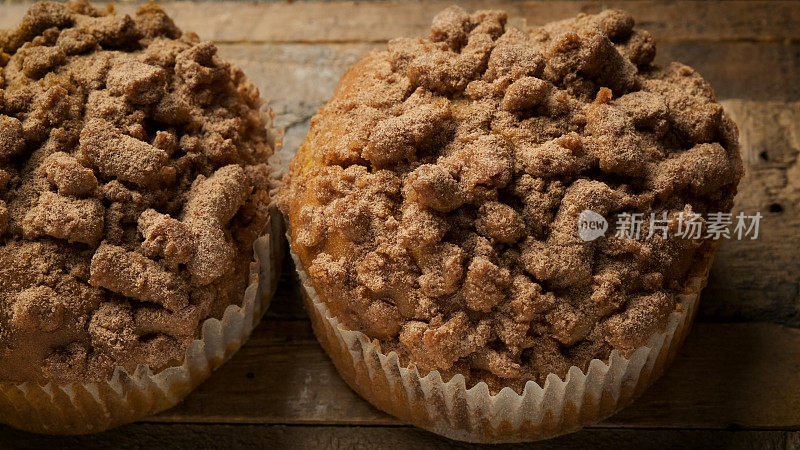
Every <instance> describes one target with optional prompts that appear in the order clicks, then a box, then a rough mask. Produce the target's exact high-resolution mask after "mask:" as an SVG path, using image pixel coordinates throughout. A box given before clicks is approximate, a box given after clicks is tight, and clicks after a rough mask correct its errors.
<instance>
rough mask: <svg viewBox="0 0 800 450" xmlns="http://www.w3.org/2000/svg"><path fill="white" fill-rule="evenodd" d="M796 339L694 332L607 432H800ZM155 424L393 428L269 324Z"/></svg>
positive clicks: (779, 334)
mask: <svg viewBox="0 0 800 450" xmlns="http://www.w3.org/2000/svg"><path fill="white" fill-rule="evenodd" d="M798 361H800V330H796V329H793V328H787V327H783V326H779V325H773V324H766V323H764V324H757V323H756V324H716V323H698V324H695V329H694V330H693V332H692V334H691V335H690V336H689V339H688V341H687V343H686V345H685V347H684V348H683V350H682V351H681V353H680V356H679V357H678V358H677V360H676V361H675V364H674V365H673V366H672V367H671V368H670V369H669V371H668V372H667V374H666V375H665V376H664V377H663V378H662V379H661V380H659V381H658V382H657V383H656V384H655V385H654V386H653V387H652V388H651V389H650V390H649V391H648V392H647V393H645V395H644V396H643V397H642V398H641V399H639V400H637V401H636V402H635V403H634V404H633V405H631V406H630V407H629V408H627V409H625V410H623V411H622V412H620V413H619V414H617V415H616V416H614V417H612V418H611V419H609V420H607V421H605V422H604V423H602V424H601V425H600V426H605V427H649V428H676V427H683V428H715V429H722V428H727V427H731V426H740V427H746V428H776V427H780V428H789V427H800V409H799V408H797V405H800V371H798V370H797V364H798V363H797V362H798ZM148 421H153V422H190V423H196V422H225V423H262V424H325V425H372V426H374V425H396V424H398V421H397V420H396V419H394V418H392V417H390V416H388V415H386V414H384V413H382V412H380V411H378V410H376V409H375V408H373V407H372V406H370V405H369V404H368V403H367V402H365V401H363V400H362V399H361V398H359V397H358V396H357V395H356V394H355V393H353V392H352V391H351V390H349V389H348V388H347V386H346V385H345V384H344V382H343V381H342V380H341V379H340V378H339V376H338V374H337V373H336V370H335V368H334V367H333V365H332V364H331V362H330V361H329V360H328V357H327V356H326V355H325V354H324V352H323V351H322V349H321V348H320V347H319V345H318V344H317V342H316V340H315V339H314V337H313V334H312V332H311V329H310V325H309V323H308V322H306V321H265V322H264V323H262V324H261V325H260V326H259V327H258V329H257V330H256V331H255V333H254V334H253V336H252V337H251V339H250V342H248V344H247V345H246V346H245V347H244V348H243V349H242V350H241V351H239V353H237V354H236V355H235V356H234V357H233V359H231V361H230V362H228V363H227V364H226V365H225V366H223V367H222V368H221V369H220V370H219V372H217V373H216V374H214V375H213V376H212V377H211V379H209V380H208V381H207V382H206V383H205V384H203V385H202V386H200V388H198V389H197V391H195V392H194V393H192V394H191V395H190V396H189V397H188V398H187V399H186V400H185V401H184V402H183V403H182V404H181V405H179V406H178V407H176V408H175V409H173V410H171V411H167V412H165V413H162V414H160V415H158V416H156V417H153V418H151V419H148Z"/></svg>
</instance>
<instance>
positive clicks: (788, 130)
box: [700, 100, 800, 326]
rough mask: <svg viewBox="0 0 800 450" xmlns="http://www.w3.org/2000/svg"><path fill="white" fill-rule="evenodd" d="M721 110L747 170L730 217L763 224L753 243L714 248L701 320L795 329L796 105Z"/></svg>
mask: <svg viewBox="0 0 800 450" xmlns="http://www.w3.org/2000/svg"><path fill="white" fill-rule="evenodd" d="M723 105H724V106H725V109H726V110H727V111H728V113H729V114H730V115H731V117H732V118H733V119H734V121H736V123H737V124H738V125H739V130H740V142H741V147H742V157H743V159H744V161H745V167H746V169H747V173H746V175H745V178H744V179H743V180H742V182H741V184H740V185H739V195H738V196H737V197H736V207H735V209H734V214H736V213H738V212H739V211H744V212H745V213H746V214H753V213H755V212H757V211H758V212H760V213H761V214H762V215H763V216H764V218H763V219H762V221H761V228H760V230H759V231H760V233H759V236H758V239H757V240H742V241H739V240H729V241H727V242H724V243H723V244H722V245H721V246H720V248H719V251H718V253H717V257H716V262H715V264H714V267H713V269H712V271H711V279H710V282H709V285H708V287H707V288H706V290H705V291H704V292H703V297H702V299H701V307H700V319H701V320H702V319H705V320H765V321H773V322H779V323H785V324H789V325H792V326H800V310H799V309H798V305H800V293H799V289H800V264H798V261H800V159H798V154H799V153H800V128H798V126H800V103H771V102H747V101H740V100H729V101H724V102H723Z"/></svg>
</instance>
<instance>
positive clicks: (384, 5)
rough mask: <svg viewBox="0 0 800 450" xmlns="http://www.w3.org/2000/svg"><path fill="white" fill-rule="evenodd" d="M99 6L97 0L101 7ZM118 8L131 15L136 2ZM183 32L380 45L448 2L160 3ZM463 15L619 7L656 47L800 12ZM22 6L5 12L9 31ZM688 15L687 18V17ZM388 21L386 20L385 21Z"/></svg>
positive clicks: (767, 31)
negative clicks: (655, 41)
mask: <svg viewBox="0 0 800 450" xmlns="http://www.w3.org/2000/svg"><path fill="white" fill-rule="evenodd" d="M101 3H102V2H98V4H101ZM141 3H144V2H121V3H119V5H118V6H117V10H118V11H120V12H122V13H129V14H132V13H133V12H135V11H136V7H137V5H138V4H141ZM159 3H160V4H162V5H163V6H164V8H165V9H166V10H167V12H168V13H169V14H170V15H171V16H172V17H173V18H174V19H175V21H176V22H177V23H179V24H180V25H181V27H183V28H185V29H187V30H196V31H199V32H202V34H203V36H204V38H206V39H211V40H215V41H227V42H243V41H249V42H280V43H286V42H295V43H296V42H304V43H309V42H326V43H330V42H364V41H371V42H385V41H388V40H389V39H393V38H395V37H399V36H415V35H419V34H425V33H427V30H428V27H429V26H430V20H431V18H432V17H433V16H434V15H435V14H436V13H437V12H439V11H441V10H442V9H444V8H446V7H448V6H450V5H452V4H453V3H454V2H452V1H448V0H436V1H424V2H419V1H411V2H409V1H389V2H383V1H381V2H378V1H366V2H365V1H357V2H355V1H343V2H320V1H308V2H305V1H301V2H270V3H257V2H256V3H251V2H225V1H223V2H208V3H200V4H198V3H192V2H159ZM458 4H459V5H461V6H462V7H464V8H465V9H469V10H476V9H486V8H487V7H490V8H495V9H504V10H506V11H507V12H508V13H509V15H510V16H511V18H512V19H511V23H512V24H514V25H517V26H522V25H528V26H534V25H541V24H545V23H547V22H551V21H554V20H561V19H565V18H568V17H571V16H574V15H576V14H578V13H582V12H583V13H597V12H600V11H602V10H603V9H608V8H621V9H625V10H628V11H629V12H631V13H632V14H633V15H634V17H635V18H636V20H637V22H638V23H639V24H640V25H641V26H642V27H644V28H645V29H647V30H649V31H650V32H651V33H653V35H654V36H655V38H656V39H658V40H659V41H713V42H718V41H731V40H742V41H762V42H763V41H784V40H787V39H793V40H797V39H800V28H798V27H797V26H796V25H797V23H798V22H800V8H798V7H797V5H796V4H795V3H793V2H786V1H733V2H730V1H678V2H663V1H652V0H650V1H638V0H633V1H582V2H574V1H496V2H486V1H475V0H470V1H462V2H458ZM25 8H26V3H21V4H10V5H6V6H4V11H5V12H6V14H4V15H3V16H0V27H7V26H12V25H14V24H15V23H17V21H18V20H19V18H20V17H21V16H22V14H23V13H24V11H25ZM689 12H691V13H689ZM387 18H391V20H387Z"/></svg>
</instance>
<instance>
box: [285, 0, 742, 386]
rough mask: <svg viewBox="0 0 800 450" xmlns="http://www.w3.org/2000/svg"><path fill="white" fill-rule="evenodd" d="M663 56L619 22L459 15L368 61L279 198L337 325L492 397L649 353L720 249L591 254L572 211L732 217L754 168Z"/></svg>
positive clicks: (350, 75)
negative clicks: (599, 362) (521, 23)
mask: <svg viewBox="0 0 800 450" xmlns="http://www.w3.org/2000/svg"><path fill="white" fill-rule="evenodd" d="M654 57H655V45H654V43H653V39H652V37H651V36H650V35H649V34H648V33H647V32H646V31H642V30H639V29H636V28H635V27H634V21H633V18H632V17H630V16H629V15H628V14H627V13H624V12H622V11H614V10H610V11H605V12H603V13H601V14H598V15H579V16H578V17H576V18H574V19H570V20H565V21H562V22H556V23H552V24H549V25H546V26H544V27H540V28H536V29H532V30H529V31H521V30H519V29H516V28H513V27H507V26H506V15H505V14H504V13H502V12H499V11H479V12H477V13H474V14H471V15H470V14H468V13H466V12H465V11H464V10H462V9H460V8H458V7H452V8H449V9H447V10H445V11H443V12H442V13H440V14H439V15H437V16H436V18H435V19H434V20H433V25H432V28H431V32H430V34H429V36H428V37H427V38H424V39H408V38H403V39H396V40H393V41H391V42H390V43H389V45H388V48H387V49H386V50H384V51H374V52H371V53H369V54H368V55H366V56H365V57H364V58H363V59H362V60H361V61H360V62H359V63H358V64H356V65H355V66H354V67H353V68H351V69H350V70H349V71H348V72H347V73H346V74H345V75H344V77H343V78H342V80H341V83H340V85H339V87H338V88H337V90H336V92H335V94H334V97H333V99H332V100H331V101H330V102H329V103H328V104H327V105H325V106H324V107H323V108H321V109H320V111H319V114H318V115H317V116H316V117H314V119H313V120H312V122H311V131H310V133H309V134H308V136H307V138H306V141H305V143H304V144H303V146H302V147H301V149H300V151H299V153H298V155H297V156H296V157H295V158H294V160H293V161H292V164H291V167H290V172H289V173H288V174H287V176H286V178H285V180H284V186H285V187H284V190H283V192H282V193H281V195H280V199H279V204H280V206H281V208H282V210H283V211H284V213H285V214H287V216H288V219H289V223H290V225H291V233H292V245H293V250H294V251H295V252H296V253H297V254H298V256H299V257H300V260H301V261H302V263H303V266H304V268H305V269H306V270H307V272H308V274H309V276H310V279H311V282H312V284H313V285H314V287H315V289H316V291H317V292H318V293H319V295H320V297H321V298H322V299H323V301H325V303H326V304H327V306H328V307H329V308H330V310H331V312H332V314H333V315H335V316H336V317H337V318H339V320H340V321H342V322H343V324H344V325H345V326H346V327H347V328H349V329H353V330H359V331H362V332H364V333H366V334H367V335H368V336H370V337H371V338H373V339H375V340H377V341H378V342H379V343H380V346H381V349H382V351H383V352H384V353H388V352H390V351H396V352H397V353H398V354H399V355H400V357H401V360H402V361H403V362H404V364H407V363H412V364H414V365H415V366H416V367H417V368H418V369H419V370H420V371H421V372H422V373H423V374H424V373H427V372H428V371H431V370H438V371H440V372H442V374H443V378H444V379H445V380H447V379H449V378H450V377H451V376H452V375H454V374H456V373H461V374H463V375H464V376H465V377H466V379H467V384H468V386H472V385H474V384H476V383H477V382H479V381H486V382H487V383H488V384H489V387H490V389H491V390H492V391H493V392H496V391H499V390H500V389H501V388H503V387H506V386H508V387H511V388H513V389H515V390H517V391H521V389H522V388H523V387H524V384H525V382H526V381H528V380H534V381H537V382H543V381H544V379H545V378H546V376H547V375H548V374H549V373H555V374H557V375H559V376H561V377H563V376H565V375H566V372H567V370H568V369H569V367H571V366H572V365H576V366H578V367H580V368H582V369H584V370H585V369H586V368H587V366H588V364H589V362H590V361H591V359H593V358H599V359H606V358H608V356H609V355H610V353H611V351H612V350H613V349H617V350H619V351H620V352H622V353H623V354H628V353H630V352H631V351H633V350H634V349H635V348H637V347H639V346H641V345H643V344H645V343H646V340H647V339H648V338H649V337H650V336H651V335H652V334H653V333H655V332H657V331H659V330H662V329H663V327H664V325H665V323H666V320H667V317H668V315H669V314H670V313H671V312H673V311H675V310H676V308H680V305H679V304H677V303H676V294H678V293H681V292H682V290H683V284H684V283H685V282H686V280H687V277H688V276H689V275H691V274H692V273H693V272H692V271H693V270H696V269H697V267H696V266H697V265H698V263H699V261H702V260H704V259H705V256H706V253H707V251H708V250H709V243H707V242H704V241H703V240H690V239H678V238H675V237H669V238H668V239H664V238H663V237H662V236H660V235H659V234H657V233H655V235H654V236H652V237H649V238H647V239H642V240H634V239H622V238H616V237H615V236H614V233H613V230H612V232H610V233H607V234H606V236H607V237H606V238H601V239H598V240H595V241H591V242H584V241H583V240H582V239H581V238H580V237H579V235H578V232H577V231H578V230H577V220H578V216H579V214H580V213H581V211H583V210H591V211H594V212H596V213H598V214H600V215H602V216H604V217H605V218H606V219H611V220H609V221H610V222H611V223H613V222H614V221H613V216H614V215H615V214H617V213H621V212H628V213H642V214H644V217H649V216H650V214H651V213H653V214H655V215H656V217H659V218H660V217H662V214H666V217H668V218H669V219H671V220H672V224H671V226H673V227H674V226H676V225H677V217H678V215H679V213H681V212H685V213H689V212H692V213H698V214H707V213H709V212H717V211H723V212H724V211H729V210H730V208H731V206H732V201H733V197H734V195H735V192H736V186H737V184H738V181H739V179H740V178H741V176H742V172H743V169H742V163H741V158H740V156H739V149H738V143H737V130H736V127H735V125H734V124H733V123H732V122H731V120H730V119H729V118H728V117H727V116H726V115H725V114H724V112H723V111H722V108H721V106H720V105H719V104H718V103H716V100H715V97H714V92H713V90H712V89H711V88H710V87H709V85H708V84H707V83H706V82H705V81H704V80H703V79H702V78H701V77H700V75H698V74H697V73H696V72H695V71H694V70H692V69H691V68H689V67H687V66H684V65H682V64H679V63H672V64H670V65H668V66H667V67H660V66H658V65H656V64H654V63H653V58H654ZM643 235H644V236H647V235H648V229H647V224H646V223H645V225H644V229H643Z"/></svg>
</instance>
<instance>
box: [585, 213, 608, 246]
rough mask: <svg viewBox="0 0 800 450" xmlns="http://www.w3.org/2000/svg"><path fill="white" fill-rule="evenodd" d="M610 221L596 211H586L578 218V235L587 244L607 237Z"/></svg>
mask: <svg viewBox="0 0 800 450" xmlns="http://www.w3.org/2000/svg"><path fill="white" fill-rule="evenodd" d="M606 231H608V221H606V219H605V217H603V216H601V215H600V214H597V213H596V212H594V211H590V210H588V209H584V210H583V211H581V214H580V215H579V216H578V235H580V237H581V239H583V240H584V241H586V242H590V241H593V240H595V239H597V238H599V237H602V236H605V235H606Z"/></svg>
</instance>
